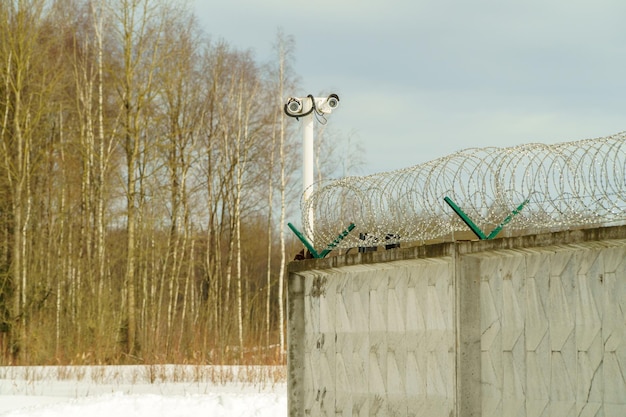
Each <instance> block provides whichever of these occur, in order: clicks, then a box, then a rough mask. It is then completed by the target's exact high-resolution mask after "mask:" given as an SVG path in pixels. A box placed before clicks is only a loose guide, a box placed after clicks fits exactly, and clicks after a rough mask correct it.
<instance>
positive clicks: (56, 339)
mask: <svg viewBox="0 0 626 417" xmlns="http://www.w3.org/2000/svg"><path fill="white" fill-rule="evenodd" d="M182 4H183V2H174V1H166V0H106V1H105V0H91V1H89V0H4V1H2V2H0V193H1V196H2V198H1V199H0V348H1V351H0V364H1V365H7V364H52V363H54V364H119V363H164V362H176V363H214V364H217V363H241V364H243V363H280V362H281V361H283V358H284V356H283V355H282V353H283V352H284V350H285V335H284V326H283V325H281V323H284V318H285V314H286V313H285V309H284V302H283V300H284V291H283V288H284V287H285V265H286V263H287V262H288V261H290V260H291V259H292V258H293V255H294V254H295V252H297V251H298V250H299V246H298V244H297V243H296V242H294V239H292V238H291V236H289V235H287V234H286V233H284V232H283V230H284V228H283V226H282V225H284V224H285V222H286V220H285V219H286V216H288V215H289V213H288V209H289V207H291V208H292V209H291V211H292V212H293V208H294V207H295V208H296V209H297V208H298V202H299V196H300V193H299V191H300V190H299V189H298V187H300V177H299V157H298V149H297V148H298V143H297V142H298V141H297V138H294V136H296V135H295V134H294V133H295V132H294V131H293V130H294V129H295V128H296V127H297V123H295V122H293V120H286V118H285V117H284V116H283V113H282V103H283V100H284V97H285V96H286V95H289V94H290V93H292V91H291V90H292V89H293V88H294V86H295V83H296V80H297V77H296V75H295V74H293V70H292V69H291V67H290V64H291V62H292V60H293V54H294V49H295V47H294V43H293V40H292V39H291V38H290V37H289V36H287V35H285V34H283V33H281V32H280V31H278V32H277V34H276V38H275V39H274V40H273V44H274V47H275V48H274V50H275V57H274V59H272V60H271V62H258V61H257V60H256V58H255V56H254V54H253V53H251V52H250V51H241V50H237V49H235V48H232V47H231V46H229V44H228V42H227V40H226V41H220V40H213V39H211V36H210V33H208V34H207V33H206V32H209V31H210V28H204V29H203V30H204V32H203V30H201V28H200V25H199V24H198V23H197V21H196V17H195V16H194V15H193V13H192V11H191V10H190V9H189V7H186V6H183V5H182ZM268 42H272V40H271V39H270V40H268ZM288 129H291V130H292V132H289V131H288Z"/></svg>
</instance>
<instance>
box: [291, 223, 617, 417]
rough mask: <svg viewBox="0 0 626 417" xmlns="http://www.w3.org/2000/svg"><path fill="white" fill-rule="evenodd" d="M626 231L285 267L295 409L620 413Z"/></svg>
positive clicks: (410, 251) (327, 411) (301, 411)
mask: <svg viewBox="0 0 626 417" xmlns="http://www.w3.org/2000/svg"><path fill="white" fill-rule="evenodd" d="M625 329H626V228H611V229H595V230H590V231H576V232H567V233H556V234H548V235H535V236H531V237H526V238H511V239H499V240H497V241H489V242H486V241H481V242H460V243H451V244H441V245H434V246H431V247H419V248H411V249H400V250H393V251H387V252H374V253H366V254H356V255H347V256H341V257H335V258H330V259H324V260H311V261H304V262H298V263H292V264H291V265H290V281H289V386H288V391H289V413H290V416H292V417H293V416H304V415H313V416H318V415H335V416H337V415H341V416H348V415H350V416H353V415H357V416H365V415H368V416H369V415H384V416H404V415H407V416H411V415H415V416H421V415H424V416H445V417H448V416H516V417H520V416H550V417H552V416H626V383H625V382H624V381H625V379H626V341H625V340H624V336H625V334H624V331H625Z"/></svg>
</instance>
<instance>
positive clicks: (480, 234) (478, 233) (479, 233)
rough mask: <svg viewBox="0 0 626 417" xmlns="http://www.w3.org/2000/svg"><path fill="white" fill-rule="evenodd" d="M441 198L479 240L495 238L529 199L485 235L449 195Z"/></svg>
mask: <svg viewBox="0 0 626 417" xmlns="http://www.w3.org/2000/svg"><path fill="white" fill-rule="evenodd" d="M443 200H444V201H445V202H446V203H448V205H449V206H450V207H451V208H452V210H454V212H455V213H456V214H457V215H458V216H459V217H460V218H461V220H463V222H465V224H466V225H467V226H468V227H469V228H470V229H472V232H474V234H475V235H476V236H478V238H479V239H480V240H490V239H493V238H495V237H496V236H497V235H498V233H500V231H501V230H502V228H503V227H504V226H506V225H507V224H508V223H509V222H510V221H511V220H512V219H513V217H515V216H516V215H517V214H518V213H519V212H520V211H522V209H523V208H524V206H525V205H526V204H528V201H529V200H525V201H524V202H523V203H522V204H520V205H519V206H517V208H516V209H515V210H513V211H512V212H511V214H509V215H508V216H506V218H505V219H504V220H502V223H500V224H499V225H498V226H497V227H496V228H495V229H493V230H492V231H491V233H489V235H485V233H483V231H482V230H480V228H479V227H478V226H477V225H476V223H474V222H473V221H472V219H470V218H469V216H468V215H467V214H465V212H463V210H461V208H460V207H459V206H457V205H456V203H455V202H454V201H452V199H451V198H450V197H444V199H443Z"/></svg>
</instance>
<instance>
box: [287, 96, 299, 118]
mask: <svg viewBox="0 0 626 417" xmlns="http://www.w3.org/2000/svg"><path fill="white" fill-rule="evenodd" d="M287 110H288V111H289V113H291V114H298V113H302V100H300V99H299V98H295V97H290V98H289V100H288V101H287Z"/></svg>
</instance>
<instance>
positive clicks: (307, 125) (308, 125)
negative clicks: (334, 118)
mask: <svg viewBox="0 0 626 417" xmlns="http://www.w3.org/2000/svg"><path fill="white" fill-rule="evenodd" d="M309 101H310V100H309ZM312 105H313V103H310V104H309V108H308V109H306V108H305V111H308V110H309V109H310V108H311V107H310V106H312ZM302 119H303V126H302V128H303V146H304V147H303V150H302V159H303V161H302V178H303V182H302V185H303V187H304V201H305V203H307V202H308V201H309V198H310V197H311V194H313V168H314V166H315V156H314V146H313V113H311V114H308V115H306V116H304V117H303V118H302ZM307 220H308V223H309V229H308V235H309V240H310V241H311V245H314V244H315V243H314V240H313V239H314V237H313V226H314V221H315V220H314V217H313V206H309V212H308V213H307Z"/></svg>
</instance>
